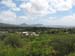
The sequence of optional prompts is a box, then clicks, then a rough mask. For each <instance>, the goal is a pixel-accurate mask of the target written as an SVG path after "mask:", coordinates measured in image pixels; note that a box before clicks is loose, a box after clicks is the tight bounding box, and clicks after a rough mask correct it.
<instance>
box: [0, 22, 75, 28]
mask: <svg viewBox="0 0 75 56" xmlns="http://www.w3.org/2000/svg"><path fill="white" fill-rule="evenodd" d="M0 27H50V28H75V27H74V26H64V25H63V26H62V25H43V24H26V23H23V24H20V25H14V24H6V23H0Z"/></svg>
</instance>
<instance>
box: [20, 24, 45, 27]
mask: <svg viewBox="0 0 75 56" xmlns="http://www.w3.org/2000/svg"><path fill="white" fill-rule="evenodd" d="M20 26H22V27H45V26H44V25H43V24H30V25H29V24H26V23H23V24H21V25H20Z"/></svg>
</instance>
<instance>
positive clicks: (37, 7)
mask: <svg viewBox="0 0 75 56" xmlns="http://www.w3.org/2000/svg"><path fill="white" fill-rule="evenodd" d="M72 5H73V0H66V1H65V0H30V2H27V3H25V2H24V3H22V4H21V5H20V8H22V9H23V10H27V11H28V13H30V14H31V15H47V14H52V13H56V12H57V11H67V10H69V9H71V8H72Z"/></svg>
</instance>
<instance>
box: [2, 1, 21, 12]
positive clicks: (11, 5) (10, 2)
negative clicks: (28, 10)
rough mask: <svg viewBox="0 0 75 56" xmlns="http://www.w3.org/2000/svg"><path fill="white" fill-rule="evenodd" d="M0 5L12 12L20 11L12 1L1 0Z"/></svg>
mask: <svg viewBox="0 0 75 56" xmlns="http://www.w3.org/2000/svg"><path fill="white" fill-rule="evenodd" d="M1 3H2V4H4V5H6V6H7V7H9V8H10V9H11V10H13V11H20V8H17V7H16V3H14V2H13V1H12V0H2V1H1Z"/></svg>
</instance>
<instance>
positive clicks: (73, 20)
mask: <svg viewBox="0 0 75 56" xmlns="http://www.w3.org/2000/svg"><path fill="white" fill-rule="evenodd" d="M48 23H49V25H65V26H75V14H73V15H70V16H64V17H62V18H60V19H57V18H56V20H55V19H48Z"/></svg>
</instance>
